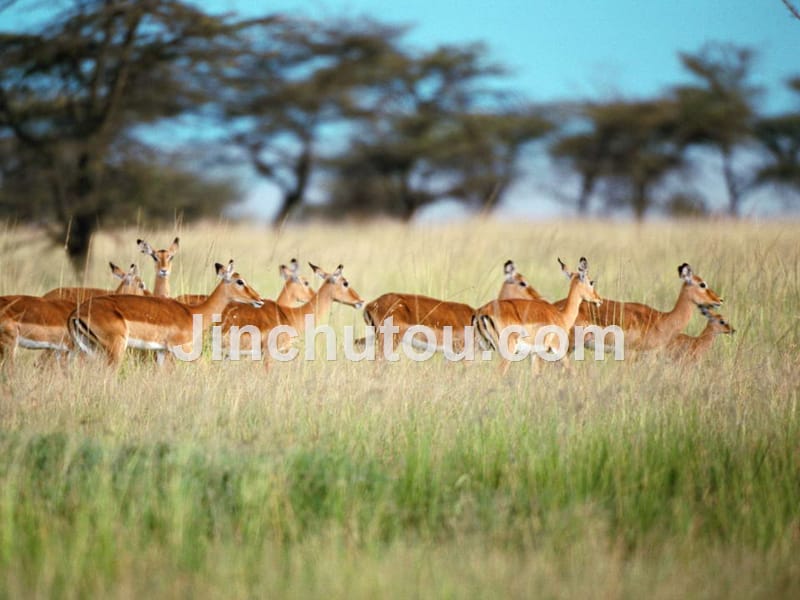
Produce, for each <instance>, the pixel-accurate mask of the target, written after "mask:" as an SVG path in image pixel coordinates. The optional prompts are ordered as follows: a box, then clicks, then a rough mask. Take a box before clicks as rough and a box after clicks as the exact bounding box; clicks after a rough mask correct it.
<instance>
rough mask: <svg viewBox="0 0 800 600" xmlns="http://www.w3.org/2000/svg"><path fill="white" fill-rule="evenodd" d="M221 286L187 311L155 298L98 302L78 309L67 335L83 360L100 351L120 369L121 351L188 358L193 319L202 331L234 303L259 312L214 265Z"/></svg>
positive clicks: (248, 292)
mask: <svg viewBox="0 0 800 600" xmlns="http://www.w3.org/2000/svg"><path fill="white" fill-rule="evenodd" d="M214 267H215V269H216V272H217V276H218V277H219V278H220V282H219V284H218V285H217V287H216V288H215V289H214V291H213V292H212V293H211V294H210V295H209V296H208V298H207V299H206V300H205V301H204V302H202V303H200V304H198V305H196V306H192V307H189V306H186V305H185V304H181V303H180V302H178V301H177V300H173V299H171V298H159V297H156V296H148V297H141V296H102V297H99V298H92V299H90V300H89V301H87V302H84V303H83V304H81V305H80V306H79V307H78V308H77V310H75V311H74V312H73V313H72V314H71V315H70V317H69V330H70V334H71V335H72V338H73V340H74V341H75V344H76V345H77V346H78V348H80V349H81V350H82V351H83V352H85V353H87V354H95V353H96V352H97V351H98V350H100V351H102V352H103V353H104V354H105V355H106V356H107V358H108V362H109V364H110V365H112V366H114V367H118V366H119V364H120V362H121V361H122V356H123V353H124V351H125V348H139V349H142V350H153V351H156V352H157V353H158V355H159V356H160V357H163V356H164V354H165V353H166V352H172V353H175V352H176V351H177V350H181V351H183V352H184V353H191V351H192V345H193V342H194V329H193V326H194V320H193V315H200V316H202V323H203V330H205V329H206V328H207V327H208V326H209V325H210V324H211V319H212V317H213V316H214V315H218V314H220V313H222V311H223V310H224V309H225V307H226V306H228V304H230V303H233V302H241V303H249V304H252V305H253V306H261V305H262V304H263V300H262V299H261V296H260V295H259V294H258V293H257V292H256V291H255V290H254V289H253V288H251V287H250V286H249V285H248V284H247V282H246V281H245V280H244V279H243V278H242V277H241V276H240V275H239V274H238V273H235V272H234V271H233V260H231V261H230V262H229V263H228V266H227V267H224V266H223V265H221V264H219V263H217V264H215V265H214Z"/></svg>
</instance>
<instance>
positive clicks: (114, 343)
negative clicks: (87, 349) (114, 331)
mask: <svg viewBox="0 0 800 600" xmlns="http://www.w3.org/2000/svg"><path fill="white" fill-rule="evenodd" d="M127 345H128V342H127V340H126V339H125V337H123V336H114V337H113V338H112V339H111V340H109V341H108V342H107V345H106V348H105V350H106V358H107V361H108V365H109V366H110V367H113V368H115V369H118V368H119V366H120V365H121V364H122V357H123V356H125V348H126V347H127Z"/></svg>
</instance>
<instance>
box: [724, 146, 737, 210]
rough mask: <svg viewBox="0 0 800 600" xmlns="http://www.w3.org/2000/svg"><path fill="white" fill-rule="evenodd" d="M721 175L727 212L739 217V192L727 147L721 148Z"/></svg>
mask: <svg viewBox="0 0 800 600" xmlns="http://www.w3.org/2000/svg"><path fill="white" fill-rule="evenodd" d="M722 175H723V177H724V178H725V187H726V189H727V190H728V214H729V215H730V216H731V217H734V218H737V219H738V218H739V207H740V204H741V193H740V191H739V187H738V186H737V185H736V174H735V173H734V171H733V156H732V155H731V151H730V149H729V148H723V150H722Z"/></svg>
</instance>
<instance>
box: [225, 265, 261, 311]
mask: <svg viewBox="0 0 800 600" xmlns="http://www.w3.org/2000/svg"><path fill="white" fill-rule="evenodd" d="M214 268H215V269H216V270H217V277H219V278H220V279H221V281H220V285H221V286H222V285H224V286H225V288H224V289H225V294H226V295H227V297H228V301H229V302H241V303H242V304H252V305H253V306H255V307H256V308H261V307H262V306H263V305H264V300H263V299H262V298H261V294H259V293H258V292H256V291H255V290H254V289H253V288H251V287H250V285H249V284H248V283H247V282H246V281H245V280H244V278H242V276H241V275H239V273H236V272H235V271H234V270H233V259H231V260H230V261H229V262H228V266H227V267H226V266H225V265H221V264H219V263H215V264H214Z"/></svg>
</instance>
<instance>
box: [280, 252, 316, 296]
mask: <svg viewBox="0 0 800 600" xmlns="http://www.w3.org/2000/svg"><path fill="white" fill-rule="evenodd" d="M280 274H281V277H283V280H284V281H285V282H286V283H285V284H284V286H283V288H284V290H285V292H286V295H287V296H288V301H289V302H288V304H297V303H300V304H305V303H306V302H308V301H309V300H311V298H312V297H313V296H314V290H313V289H312V288H311V284H310V283H309V281H308V279H306V278H305V277H303V276H302V275H300V265H299V264H298V262H297V259H296V258H293V259H292V260H290V261H289V266H288V267H287V266H286V265H281V266H280Z"/></svg>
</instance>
